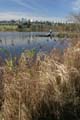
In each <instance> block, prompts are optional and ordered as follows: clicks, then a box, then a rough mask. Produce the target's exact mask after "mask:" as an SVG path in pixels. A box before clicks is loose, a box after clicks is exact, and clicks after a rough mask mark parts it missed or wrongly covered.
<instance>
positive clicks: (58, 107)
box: [0, 39, 80, 120]
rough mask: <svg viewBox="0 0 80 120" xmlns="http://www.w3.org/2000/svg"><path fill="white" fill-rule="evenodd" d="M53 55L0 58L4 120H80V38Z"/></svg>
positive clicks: (1, 99)
mask: <svg viewBox="0 0 80 120" xmlns="http://www.w3.org/2000/svg"><path fill="white" fill-rule="evenodd" d="M71 42H72V44H71V46H70V47H69V48H67V49H66V50H64V53H63V55H62V54H61V52H60V50H57V49H53V50H52V51H51V53H50V54H49V55H46V54H44V53H38V55H36V56H35V51H34V50H32V51H25V52H23V53H22V55H21V57H20V58H19V59H18V60H17V59H16V58H14V59H11V58H8V59H7V60H6V61H5V62H3V60H2V59H0V109H1V113H0V117H1V118H0V120H53V119H54V120H79V119H80V41H79V39H74V40H72V41H71Z"/></svg>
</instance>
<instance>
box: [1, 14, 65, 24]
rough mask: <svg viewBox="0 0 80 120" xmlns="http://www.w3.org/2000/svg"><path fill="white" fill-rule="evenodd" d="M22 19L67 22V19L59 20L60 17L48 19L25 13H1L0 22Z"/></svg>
mask: <svg viewBox="0 0 80 120" xmlns="http://www.w3.org/2000/svg"><path fill="white" fill-rule="evenodd" d="M21 18H26V19H31V20H32V21H35V20H39V21H41V20H42V21H46V20H48V21H54V22H66V18H59V17H55V16H54V17H47V16H40V15H33V14H30V13H28V12H27V13H23V12H0V20H12V19H14V20H19V19H21Z"/></svg>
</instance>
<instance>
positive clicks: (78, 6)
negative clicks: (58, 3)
mask: <svg viewBox="0 0 80 120" xmlns="http://www.w3.org/2000/svg"><path fill="white" fill-rule="evenodd" d="M72 6H73V10H75V11H79V10H80V0H75V1H73V2H72Z"/></svg>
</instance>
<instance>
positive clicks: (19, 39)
mask: <svg viewBox="0 0 80 120" xmlns="http://www.w3.org/2000/svg"><path fill="white" fill-rule="evenodd" d="M35 34H37V33H29V32H28V33H27V32H0V47H3V48H6V49H8V50H9V51H10V52H11V54H12V55H13V56H14V54H16V55H17V56H18V55H20V54H21V52H23V50H25V49H28V50H30V49H34V48H35V49H36V51H37V52H39V51H44V52H49V51H51V49H53V48H54V47H55V48H60V49H64V48H65V47H67V44H68V43H67V42H65V41H66V40H64V41H62V40H61V39H58V38H50V37H37V36H36V35H35Z"/></svg>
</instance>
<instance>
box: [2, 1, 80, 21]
mask: <svg viewBox="0 0 80 120" xmlns="http://www.w3.org/2000/svg"><path fill="white" fill-rule="evenodd" d="M79 11H80V0H0V20H3V19H6V20H8V19H20V18H22V17H25V18H27V19H29V18H30V19H32V20H35V19H38V20H41V19H42V20H53V19H55V20H62V19H63V20H64V19H65V18H66V17H67V16H68V15H69V14H70V13H71V12H79Z"/></svg>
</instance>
